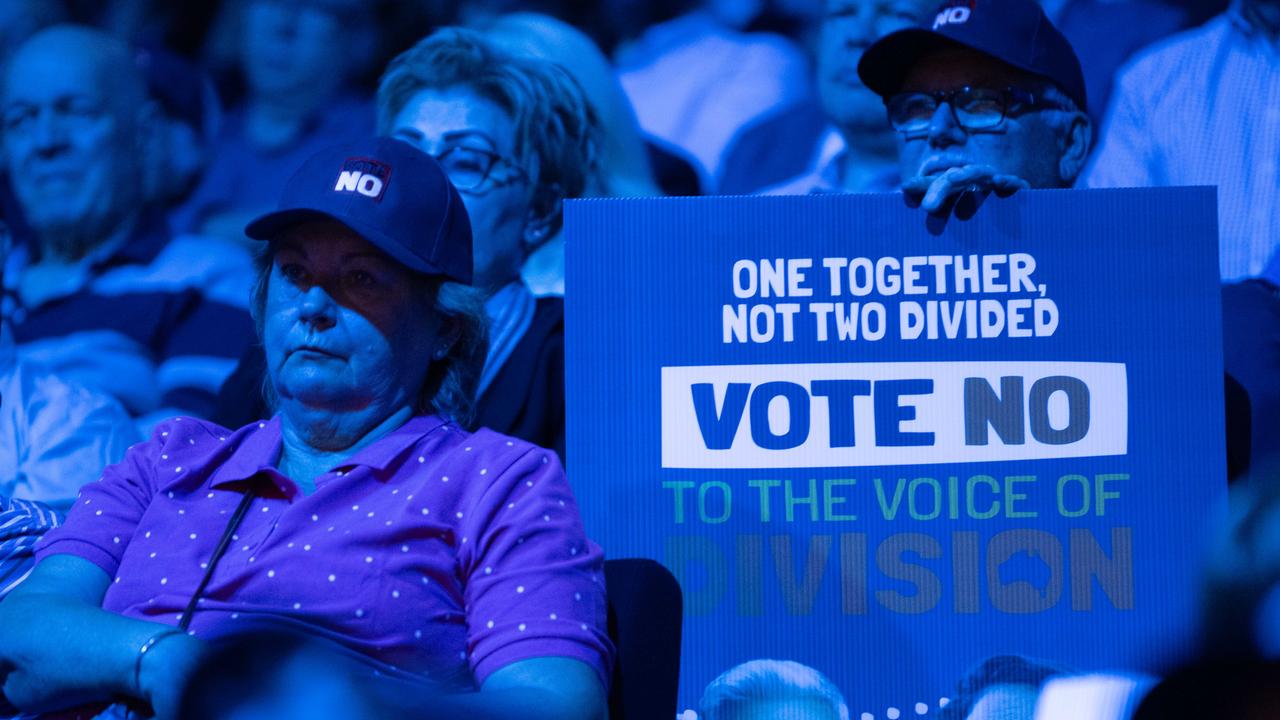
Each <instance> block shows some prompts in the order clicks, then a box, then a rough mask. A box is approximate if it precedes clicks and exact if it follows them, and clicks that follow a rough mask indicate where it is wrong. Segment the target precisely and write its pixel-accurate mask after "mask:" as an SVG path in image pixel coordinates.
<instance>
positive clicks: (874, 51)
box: [858, 28, 986, 97]
mask: <svg viewBox="0 0 1280 720" xmlns="http://www.w3.org/2000/svg"><path fill="white" fill-rule="evenodd" d="M956 46H959V47H968V48H970V49H972V50H976V51H978V52H981V53H986V50H984V49H982V48H979V47H972V46H970V45H967V44H965V43H962V42H959V41H957V40H954V39H952V38H950V37H947V36H946V35H942V34H941V33H936V32H934V31H932V30H926V29H924V28H906V29H904V30H898V31H897V32H892V33H889V34H888V35H885V36H884V37H882V38H880V39H879V40H877V41H875V42H874V43H872V44H871V47H869V48H867V49H866V51H865V52H863V53H862V59H861V60H859V61H858V77H859V78H861V79H862V84H863V85H866V86H867V87H868V88H869V89H870V90H871V91H872V92H874V93H876V94H877V95H879V96H881V97H889V96H890V95H893V94H895V93H897V92H898V91H899V90H900V89H901V88H902V81H903V80H905V79H906V77H907V73H909V72H910V71H911V68H912V67H913V66H914V65H915V64H916V62H917V61H918V60H920V58H922V57H924V56H925V55H928V54H929V53H931V52H933V51H935V50H937V49H938V48H941V47H956Z"/></svg>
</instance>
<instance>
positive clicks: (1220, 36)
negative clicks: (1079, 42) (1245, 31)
mask: <svg viewBox="0 0 1280 720" xmlns="http://www.w3.org/2000/svg"><path fill="white" fill-rule="evenodd" d="M1234 32H1238V31H1237V29H1236V28H1235V26H1234V25H1233V22H1232V20H1231V18H1230V17H1228V16H1227V15H1225V14H1224V15H1219V16H1217V17H1215V18H1213V19H1212V20H1210V21H1208V22H1206V23H1205V24H1203V25H1200V26H1199V27H1194V28H1190V29H1188V30H1183V31H1182V32H1178V33H1174V34H1173V35H1170V36H1168V37H1166V38H1164V39H1162V40H1159V41H1157V42H1154V43H1152V44H1151V45H1148V46H1147V47H1145V48H1143V49H1141V50H1139V51H1138V52H1136V53H1134V55H1133V57H1132V58H1130V59H1129V61H1128V62H1126V63H1125V64H1124V65H1123V66H1121V68H1120V70H1119V71H1118V73H1117V77H1118V78H1119V81H1120V82H1121V83H1122V84H1132V83H1133V82H1135V81H1140V82H1144V83H1148V84H1150V83H1153V82H1154V83H1157V84H1159V85H1163V84H1164V83H1163V82H1161V80H1162V79H1164V78H1185V79H1187V80H1191V81H1193V80H1194V79H1193V78H1190V77H1187V75H1188V73H1189V72H1191V73H1194V72H1195V71H1197V70H1201V71H1208V70H1209V67H1208V66H1209V64H1210V63H1209V62H1208V58H1209V56H1210V55H1212V54H1213V53H1216V52H1217V50H1218V49H1219V48H1220V47H1221V45H1222V43H1223V42H1225V41H1226V39H1227V38H1228V37H1229V36H1230V35H1231V34H1232V33H1234ZM1126 80H1128V82H1126Z"/></svg>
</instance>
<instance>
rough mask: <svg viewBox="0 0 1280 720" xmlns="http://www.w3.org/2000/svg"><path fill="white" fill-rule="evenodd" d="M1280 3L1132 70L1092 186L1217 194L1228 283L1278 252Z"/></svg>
mask: <svg viewBox="0 0 1280 720" xmlns="http://www.w3.org/2000/svg"><path fill="white" fill-rule="evenodd" d="M1277 103H1280V0H1236V2H1235V3H1233V4H1232V6H1231V9H1230V10H1229V11H1227V12H1226V13H1225V14H1222V15H1220V16H1218V17H1216V18H1214V19H1213V20H1211V21H1210V22H1208V23H1207V24H1205V25H1204V26H1202V27H1199V28H1196V29H1195V30H1191V31H1188V32H1185V33H1182V34H1180V35H1177V36H1174V37H1173V38H1170V39H1169V40H1167V41H1165V42H1163V43H1160V44H1159V45H1157V46H1155V47H1153V48H1151V49H1150V50H1148V51H1146V52H1144V53H1142V54H1141V55H1139V56H1138V57H1137V58H1136V59H1135V60H1134V61H1133V62H1131V63H1129V64H1128V65H1127V66H1126V67H1125V69H1124V70H1123V71H1122V72H1121V73H1120V75H1119V77H1118V79H1117V80H1116V89H1115V98H1114V100H1113V101H1112V105H1111V109H1110V110H1109V112H1108V114H1107V121H1106V125H1105V128H1104V130H1103V133H1102V136H1101V138H1102V139H1101V142H1100V143H1099V146H1098V152H1097V154H1096V155H1095V157H1094V159H1093V163H1092V164H1091V165H1090V167H1089V169H1088V170H1087V171H1086V173H1085V177H1084V180H1083V182H1084V184H1085V185H1086V186H1087V187H1145V186H1151V185H1216V186H1218V224H1219V263H1220V268H1219V269H1220V271H1221V274H1222V279H1223V280H1224V281H1231V280H1239V279H1241V278H1246V277H1255V276H1257V275H1259V274H1261V273H1262V272H1263V270H1264V269H1265V268H1266V266H1267V262H1268V261H1269V260H1270V259H1271V258H1272V256H1273V254H1274V251H1275V249H1276V246H1277V245H1278V244H1280V160H1278V158H1280V107H1277Z"/></svg>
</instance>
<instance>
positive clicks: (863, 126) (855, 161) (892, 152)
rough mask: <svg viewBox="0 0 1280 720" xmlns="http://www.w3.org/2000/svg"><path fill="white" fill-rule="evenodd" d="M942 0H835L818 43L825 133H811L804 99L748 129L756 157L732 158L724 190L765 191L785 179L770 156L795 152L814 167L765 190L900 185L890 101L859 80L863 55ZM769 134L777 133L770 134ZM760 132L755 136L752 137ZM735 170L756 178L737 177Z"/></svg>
mask: <svg viewBox="0 0 1280 720" xmlns="http://www.w3.org/2000/svg"><path fill="white" fill-rule="evenodd" d="M935 5H936V0H874V1H873V2H864V1H862V0H827V3H826V10H827V12H826V16H825V19H824V20H823V23H822V33H821V36H820V42H819V46H818V97H819V99H820V100H821V102H822V105H821V111H822V112H821V117H822V118H823V121H824V122H823V127H822V129H821V130H820V131H819V132H820V134H819V135H817V136H810V135H808V132H809V130H808V128H812V127H813V123H812V122H811V121H807V120H805V117H806V113H804V111H803V110H800V109H799V108H804V107H805V106H804V105H799V106H796V108H797V110H793V111H790V112H787V113H784V114H782V115H779V116H778V117H777V118H775V119H773V120H771V121H769V122H767V123H765V124H763V125H761V126H759V128H758V129H753V130H752V131H748V132H745V133H743V135H742V137H741V140H740V141H739V143H737V144H736V148H737V149H736V151H735V152H736V153H745V154H746V155H748V156H750V158H751V159H747V158H744V159H743V160H734V159H732V158H731V159H728V160H726V173H725V179H724V185H723V187H722V189H723V190H725V191H729V189H730V188H729V183H730V182H733V183H735V187H736V186H739V185H740V186H741V189H742V191H751V190H757V189H759V188H760V187H762V186H763V185H765V184H772V183H770V182H769V181H770V180H772V181H773V182H778V181H779V180H781V178H777V177H770V174H771V169H772V168H771V165H775V166H776V163H771V162H770V158H775V157H776V158H777V159H778V160H779V161H782V160H783V158H782V157H781V156H782V155H784V154H790V155H791V158H790V160H789V162H791V163H794V162H795V161H797V160H798V161H799V162H801V163H807V165H803V166H802V168H803V171H798V176H795V177H791V178H790V179H789V180H786V181H785V182H782V183H781V184H780V185H775V186H774V187H771V188H768V189H766V190H764V192H765V193H767V194H771V195H806V194H809V193H815V192H888V191H892V190H896V189H897V188H898V186H899V184H900V182H899V179H898V163H897V160H898V152H897V150H898V148H897V142H896V138H895V136H894V132H893V129H892V128H891V127H889V123H888V121H887V120H886V119H885V115H884V101H882V100H881V99H880V97H879V96H878V95H876V94H875V93H874V92H872V91H871V90H869V89H867V87H866V86H865V85H863V84H862V81H861V80H860V79H859V78H858V61H859V60H861V59H862V53H863V51H864V50H866V49H867V47H868V46H870V45H871V43H872V42H874V41H876V40H877V39H879V38H881V37H884V36H885V35H888V34H889V33H891V32H893V31H895V30H899V29H902V28H905V27H910V26H912V25H916V24H918V23H919V22H920V21H921V20H922V19H923V18H924V15H925V13H926V12H927V11H928V10H930V9H932V8H934V7H935ZM788 126H790V127H791V128H795V129H794V130H790V129H789V128H788ZM765 132H767V133H769V134H770V135H773V137H766V136H765V134H764V133H765ZM753 136H754V138H755V140H754V141H749V140H748V138H751V137H753ZM748 142H752V143H753V145H754V147H750V146H748ZM797 148H801V149H800V150H799V151H797ZM731 168H733V169H731ZM730 173H742V174H749V175H754V176H755V177H754V178H732V179H731V178H730ZM795 174H796V173H793V175H795ZM756 183H760V184H756ZM749 185H755V187H748V186H749Z"/></svg>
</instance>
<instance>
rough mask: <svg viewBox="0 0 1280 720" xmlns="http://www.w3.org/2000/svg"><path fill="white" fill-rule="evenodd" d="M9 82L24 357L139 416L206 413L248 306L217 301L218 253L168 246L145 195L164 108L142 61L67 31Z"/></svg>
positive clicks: (16, 286) (17, 297) (13, 294)
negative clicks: (20, 224)
mask: <svg viewBox="0 0 1280 720" xmlns="http://www.w3.org/2000/svg"><path fill="white" fill-rule="evenodd" d="M5 80H6V82H5V86H4V98H3V102H4V105H3V107H4V134H3V148H4V162H5V167H6V170H7V172H8V176H9V179H10V182H11V184H12V186H13V191H14V195H15V197H16V200H17V205H18V206H19V209H20V210H21V213H22V215H23V220H24V221H25V223H24V225H25V227H26V230H27V233H28V234H29V235H30V237H23V238H21V239H22V240H23V241H24V242H22V243H21V244H20V245H18V246H17V247H15V249H14V250H13V252H11V253H10V254H9V256H8V258H7V263H6V266H5V271H4V283H5V301H4V303H5V307H4V314H5V315H6V317H8V318H9V319H10V321H11V322H12V323H13V325H12V326H13V330H14V336H15V340H16V342H17V345H18V348H19V352H20V353H21V354H22V356H23V357H26V358H28V359H30V360H33V361H35V362H38V363H40V364H42V365H45V366H47V367H49V368H50V369H51V370H52V371H54V372H56V373H58V374H59V375H60V376H61V377H63V378H64V379H67V380H70V381H73V382H76V383H79V384H82V385H84V386H86V387H88V388H91V389H98V390H102V391H105V392H107V393H109V394H112V395H114V396H115V397H116V398H117V399H118V400H120V402H121V403H122V404H123V405H124V406H125V407H126V408H127V409H128V410H129V411H130V412H131V413H133V414H134V415H144V414H152V413H157V414H159V413H168V412H170V411H172V409H174V408H181V409H183V410H186V411H188V412H193V413H201V412H207V411H208V410H209V409H210V407H211V401H212V399H213V391H215V390H216V389H217V388H218V386H219V385H220V384H221V382H222V381H223V380H224V379H225V378H226V376H227V375H228V373H229V372H230V370H231V369H232V367H233V366H234V358H236V357H237V356H239V354H240V353H241V352H242V350H243V348H244V347H245V346H246V345H247V344H248V339H249V337H250V336H251V335H252V326H251V324H250V322H249V318H248V315H247V314H246V313H245V312H244V311H243V309H242V308H243V307H244V306H245V305H246V304H247V299H245V298H240V299H239V304H240V307H235V306H233V305H231V304H228V303H225V302H219V301H218V300H216V299H212V298H210V297H209V296H207V295H206V293H205V291H204V286H205V285H206V284H208V283H209V282H210V278H211V277H214V276H216V275H218V274H219V273H220V272H221V271H222V270H223V269H224V268H223V266H222V265H221V264H220V259H219V258H218V257H204V256H203V255H202V253H203V249H202V248H201V247H200V246H199V244H198V243H186V244H183V243H170V242H169V241H168V234H167V231H166V229H165V228H164V226H163V225H164V223H163V220H162V219H161V218H160V217H159V214H158V213H157V212H155V210H154V208H153V207H151V206H150V205H149V203H148V201H147V200H148V198H147V180H146V178H147V174H148V173H147V166H148V163H149V162H150V159H149V157H148V154H147V153H148V150H150V149H152V148H150V147H149V146H148V138H149V137H150V136H151V134H152V133H154V132H155V128H156V114H157V113H156V109H155V106H154V104H153V103H151V102H150V101H149V100H148V98H147V88H146V83H145V81H144V79H143V77H142V75H141V73H139V72H138V71H137V69H136V67H135V65H134V62H133V57H132V53H131V52H130V51H129V49H128V48H127V47H126V46H124V45H123V44H122V43H120V42H118V41H116V40H113V39H111V38H109V37H107V36H106V35H103V34H102V33H100V32H98V31H95V30H91V29H88V28H81V27H75V26H59V27H55V28H50V29H48V30H45V31H43V32H41V33H40V34H38V35H36V36H34V37H33V38H31V39H30V40H29V41H28V42H27V43H26V44H25V45H23V46H22V48H20V49H19V50H18V52H17V54H16V55H15V56H14V58H13V60H12V62H11V64H10V66H9V68H8V72H7V74H6V78H5Z"/></svg>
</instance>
